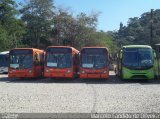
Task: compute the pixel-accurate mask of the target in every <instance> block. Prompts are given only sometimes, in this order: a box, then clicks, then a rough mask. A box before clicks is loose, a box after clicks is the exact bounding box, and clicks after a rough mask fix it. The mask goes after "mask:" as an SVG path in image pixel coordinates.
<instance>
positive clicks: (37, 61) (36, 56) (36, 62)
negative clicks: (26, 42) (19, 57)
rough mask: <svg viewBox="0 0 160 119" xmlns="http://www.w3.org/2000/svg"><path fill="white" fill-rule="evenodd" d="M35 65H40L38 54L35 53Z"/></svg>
mask: <svg viewBox="0 0 160 119" xmlns="http://www.w3.org/2000/svg"><path fill="white" fill-rule="evenodd" d="M34 63H35V65H36V66H37V65H39V60H38V54H37V53H35V55H34Z"/></svg>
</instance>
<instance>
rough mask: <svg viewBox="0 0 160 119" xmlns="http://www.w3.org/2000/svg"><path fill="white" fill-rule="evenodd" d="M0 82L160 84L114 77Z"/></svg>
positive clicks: (6, 81) (5, 77)
mask: <svg viewBox="0 0 160 119" xmlns="http://www.w3.org/2000/svg"><path fill="white" fill-rule="evenodd" d="M0 82H5V83H64V84H65V83H73V84H77V83H86V84H131V83H139V84H141V85H152V84H160V79H159V80H157V79H155V80H140V79H136V80H120V79H118V78H117V77H116V76H115V75H110V78H109V79H78V78H77V79H56V78H52V79H51V78H35V79H11V78H8V77H7V75H6V76H3V77H0Z"/></svg>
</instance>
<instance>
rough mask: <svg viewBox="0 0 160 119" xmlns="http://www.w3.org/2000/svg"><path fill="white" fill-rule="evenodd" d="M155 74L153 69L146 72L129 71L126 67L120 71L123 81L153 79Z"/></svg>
mask: <svg viewBox="0 0 160 119" xmlns="http://www.w3.org/2000/svg"><path fill="white" fill-rule="evenodd" d="M154 76H155V73H154V69H153V68H150V69H146V70H130V69H128V68H126V67H123V69H122V78H123V79H154Z"/></svg>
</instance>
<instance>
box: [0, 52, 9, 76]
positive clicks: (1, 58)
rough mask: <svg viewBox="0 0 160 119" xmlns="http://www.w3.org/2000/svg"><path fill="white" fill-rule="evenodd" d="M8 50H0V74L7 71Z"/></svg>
mask: <svg viewBox="0 0 160 119" xmlns="http://www.w3.org/2000/svg"><path fill="white" fill-rule="evenodd" d="M8 64H9V51H4V52H0V74H4V73H8Z"/></svg>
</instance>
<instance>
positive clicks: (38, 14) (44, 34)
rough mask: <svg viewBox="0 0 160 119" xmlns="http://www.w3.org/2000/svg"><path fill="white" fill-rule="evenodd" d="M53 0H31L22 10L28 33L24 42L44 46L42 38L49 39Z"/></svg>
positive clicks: (34, 45) (33, 45) (39, 46)
mask: <svg viewBox="0 0 160 119" xmlns="http://www.w3.org/2000/svg"><path fill="white" fill-rule="evenodd" d="M53 8H54V5H53V1H52V0H30V1H29V3H28V4H26V5H25V6H23V8H22V9H21V10H20V12H21V14H22V20H23V21H24V22H25V23H26V24H27V25H26V29H27V34H26V36H25V37H26V38H25V40H24V43H26V44H28V45H30V46H31V47H38V48H43V47H46V46H45V44H41V41H42V40H48V39H49V36H50V31H51V25H52V23H53V19H52V18H53V15H54V13H53V11H52V10H53Z"/></svg>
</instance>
